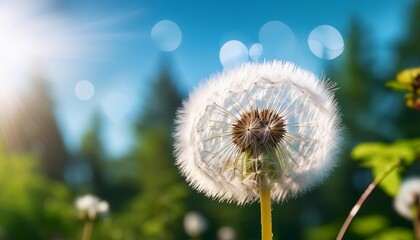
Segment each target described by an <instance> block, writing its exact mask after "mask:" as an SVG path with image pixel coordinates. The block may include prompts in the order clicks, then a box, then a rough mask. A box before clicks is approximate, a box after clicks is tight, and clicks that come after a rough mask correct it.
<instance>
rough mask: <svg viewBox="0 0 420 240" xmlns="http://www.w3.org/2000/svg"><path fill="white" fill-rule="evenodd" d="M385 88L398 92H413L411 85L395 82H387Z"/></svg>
mask: <svg viewBox="0 0 420 240" xmlns="http://www.w3.org/2000/svg"><path fill="white" fill-rule="evenodd" d="M385 86H387V87H389V88H391V89H393V90H396V91H411V90H412V87H411V85H409V84H407V83H402V82H397V81H395V80H393V81H388V82H386V83H385Z"/></svg>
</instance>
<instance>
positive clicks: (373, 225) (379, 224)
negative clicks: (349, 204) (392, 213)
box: [350, 215, 389, 238]
mask: <svg viewBox="0 0 420 240" xmlns="http://www.w3.org/2000/svg"><path fill="white" fill-rule="evenodd" d="M388 226H389V221H388V219H387V218H386V217H384V216H382V215H369V216H364V217H358V218H356V219H355V220H354V222H353V223H352V225H351V228H350V229H351V231H352V232H354V233H356V234H357V235H360V236H362V237H363V238H366V237H369V236H372V235H373V234H375V233H378V232H379V231H380V230H383V229H385V228H387V227H388Z"/></svg>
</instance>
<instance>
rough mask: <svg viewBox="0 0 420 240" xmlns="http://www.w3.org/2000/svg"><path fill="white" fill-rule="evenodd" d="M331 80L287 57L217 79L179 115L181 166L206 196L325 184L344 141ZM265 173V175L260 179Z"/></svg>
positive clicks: (236, 197)
mask: <svg viewBox="0 0 420 240" xmlns="http://www.w3.org/2000/svg"><path fill="white" fill-rule="evenodd" d="M331 88H332V85H331V84H328V83H326V82H325V81H321V80H319V79H318V78H317V77H316V76H314V75H313V74H312V73H310V72H308V71H305V70H303V69H300V68H298V67H297V66H295V65H294V64H292V63H288V62H278V61H274V62H266V63H263V64H255V63H248V64H245V65H242V66H240V67H237V68H235V69H232V70H228V71H225V72H223V73H221V74H219V75H217V76H213V77H211V78H210V79H209V80H208V81H207V82H206V83H205V84H203V85H202V86H200V87H198V88H197V89H196V90H195V91H193V92H192V93H191V94H190V96H189V99H188V101H186V102H185V103H184V106H183V108H182V109H181V110H180V111H179V113H178V119H177V129H176V133H175V137H176V143H175V149H176V156H177V160H176V164H177V165H178V166H179V168H180V170H181V172H182V174H183V175H185V176H186V178H187V181H188V182H189V183H190V184H191V185H192V186H193V187H194V188H196V189H197V190H199V191H200V192H204V193H205V194H206V195H207V196H209V197H213V198H216V199H220V200H225V201H228V202H236V203H238V204H244V203H250V202H253V201H256V200H258V198H259V188H260V183H259V182H260V181H265V182H266V183H265V184H267V186H268V187H269V189H270V191H271V197H272V199H273V200H275V201H283V200H286V199H287V198H288V197H292V196H295V195H297V194H298V193H300V192H303V191H305V190H307V189H310V188H312V187H314V186H315V185H317V184H318V183H319V182H321V181H322V180H323V179H324V178H325V177H326V176H327V174H328V173H329V172H330V171H331V169H332V168H333V167H334V165H335V160H336V158H335V153H336V152H337V146H338V145H339V143H340V139H341V137H340V128H339V124H340V123H339V117H338V114H337V106H336V102H335V100H334V99H333V93H332V91H331ZM261 179H263V180H261Z"/></svg>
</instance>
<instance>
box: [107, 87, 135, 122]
mask: <svg viewBox="0 0 420 240" xmlns="http://www.w3.org/2000/svg"><path fill="white" fill-rule="evenodd" d="M136 101H137V100H136V98H135V96H134V94H133V93H131V92H127V91H116V92H111V93H109V94H107V95H106V96H105V98H104V99H103V101H102V108H103V110H104V112H105V114H106V116H107V117H108V118H109V119H110V120H111V121H112V122H113V123H115V124H121V125H123V124H125V123H126V122H127V118H129V114H130V112H131V110H132V109H133V108H134V107H135V104H136Z"/></svg>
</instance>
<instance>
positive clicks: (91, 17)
mask: <svg viewBox="0 0 420 240" xmlns="http://www.w3.org/2000/svg"><path fill="white" fill-rule="evenodd" d="M38 1H39V2H40V3H41V2H42V6H43V7H42V8H41V7H37V9H34V10H30V11H29V12H30V13H31V14H27V15H24V14H23V16H26V17H25V19H30V20H31V21H28V24H32V25H33V26H37V25H36V23H37V22H39V21H37V19H42V21H40V22H41V23H46V24H44V25H51V27H50V28H51V31H48V34H49V35H48V34H47V35H46V37H47V38H52V39H57V36H60V37H61V38H59V39H61V40H63V39H65V40H66V41H63V42H64V45H65V46H64V47H63V46H61V45H60V48H58V49H59V51H57V49H56V48H52V49H50V51H52V52H54V54H50V55H52V57H51V56H50V55H48V56H46V57H45V58H48V57H49V58H51V59H49V60H47V61H45V64H44V65H42V67H43V69H44V71H45V72H46V75H47V76H48V78H49V80H50V81H51V90H52V94H53V98H54V99H55V100H56V101H57V102H56V105H55V107H56V115H57V118H58V121H59V125H60V128H61V130H62V132H63V134H64V137H65V142H66V144H67V146H68V147H69V148H70V149H77V148H78V144H79V140H80V137H81V134H82V133H83V132H84V131H85V130H86V129H87V127H88V126H87V125H88V123H89V121H90V119H91V118H92V116H93V113H94V112H95V111H96V112H99V113H100V114H101V115H102V116H103V117H104V124H105V129H104V130H105V133H104V136H103V138H104V140H105V143H106V146H107V150H108V152H109V153H111V154H113V155H118V154H122V153H124V151H126V150H127V149H128V147H129V146H130V141H129V139H130V137H129V136H130V133H131V125H130V124H131V121H132V120H133V118H135V117H136V116H137V115H138V114H139V113H141V107H142V106H144V104H153V103H146V102H145V101H144V100H145V96H146V95H147V91H148V89H149V87H150V81H151V80H152V79H153V78H154V76H155V74H156V71H157V70H158V67H159V60H160V59H161V58H162V56H163V55H166V56H167V57H169V58H170V59H171V61H172V63H173V67H174V69H173V70H174V73H175V74H176V77H177V79H178V81H179V82H178V84H179V87H180V89H181V90H182V91H184V92H187V91H188V90H190V89H191V88H192V87H193V86H194V85H196V84H197V83H198V82H199V81H200V80H202V79H205V78H206V77H208V76H209V75H211V74H214V73H216V72H219V71H222V70H223V65H222V64H221V61H220V51H221V48H222V46H223V45H224V44H225V43H226V42H228V41H231V40H237V42H234V43H238V42H240V43H242V44H243V46H245V49H246V50H247V51H248V50H249V49H250V48H251V46H252V45H253V44H256V43H260V40H262V38H264V39H266V42H267V41H270V39H272V40H273V41H274V42H276V41H277V42H279V43H280V44H279V45H280V47H279V46H277V47H278V49H280V52H279V54H277V55H276V54H273V52H275V51H273V49H274V48H275V47H276V46H271V47H272V49H271V50H270V46H269V43H268V42H267V44H266V45H264V44H262V48H263V52H262V55H261V56H260V57H259V59H258V61H262V60H263V59H264V58H269V59H272V58H277V59H284V60H291V61H294V62H296V63H297V64H299V65H301V66H303V67H305V68H308V69H309V70H312V71H314V72H315V73H316V74H318V75H320V74H322V67H323V65H324V64H325V62H326V61H338V60H339V59H340V56H338V57H337V58H334V59H331V60H325V59H321V58H319V57H317V56H315V54H313V53H312V52H311V50H310V48H309V46H308V36H309V35H310V33H311V32H312V31H313V30H314V29H315V28H316V27H318V26H320V25H330V26H331V27H333V28H335V29H336V30H338V32H340V33H341V35H342V36H343V37H344V38H345V37H346V33H347V30H348V27H349V25H350V21H351V20H353V19H357V20H358V21H360V22H361V23H363V24H365V25H366V26H367V28H368V29H369V30H370V32H371V36H370V37H371V38H372V40H373V41H374V42H375V46H376V49H372V51H374V52H375V54H376V56H378V59H381V61H378V62H379V64H381V63H382V64H383V63H384V62H385V61H387V60H389V59H390V58H391V57H392V56H390V55H389V54H388V53H389V50H388V49H389V47H390V46H391V44H392V43H393V42H395V41H396V40H397V39H399V38H401V36H402V34H403V33H404V29H403V26H404V25H405V21H406V16H407V10H408V8H409V6H410V4H411V3H412V2H413V0H399V1H395V0H371V1H361V0H354V1H351V0H346V1H337V0H318V1H310V0H307V1H304V0H295V1H283V0H276V1H274V0H272V1H268V0H266V1H233V0H213V1H202V0H201V1H192V0H190V1H187V0H183V1H182V0H181V1H173V0H172V1H170V0H143V1H134V0H132V1H128V0H119V1H117V0H73V1H64V0H61V1H48V0H37V1H34V2H38ZM17 2H25V1H24V0H22V1H17ZM32 5H34V4H32ZM0 7H3V8H4V9H5V7H7V8H10V11H21V10H22V9H26V10H27V9H28V8H29V7H26V8H22V7H16V6H13V3H12V1H4V0H3V1H1V0H0ZM0 13H1V11H0ZM0 16H1V15H0ZM162 20H170V21H172V22H173V23H175V24H176V25H177V26H178V27H179V30H180V31H181V34H182V39H181V40H180V39H178V40H180V44H179V46H178V47H176V49H175V50H173V51H169V52H165V51H162V50H161V49H159V46H158V45H157V42H156V39H153V38H152V37H151V31H152V29H153V27H154V26H155V24H156V23H158V22H160V21H162ZM3 21H5V20H3ZM270 21H278V22H276V24H277V25H276V26H279V22H280V23H281V24H284V25H282V26H286V27H284V28H283V29H278V28H277V33H278V34H277V35H276V34H274V33H273V35H272V36H271V35H270V34H271V33H270V31H269V30H270V29H269V30H266V31H264V33H262V34H263V35H264V34H265V35H264V36H265V37H261V33H260V32H261V31H263V30H262V28H263V26H264V25H265V24H266V23H268V22H270ZM29 22H30V23H29ZM50 22H54V24H55V25H54V24H51V23H50ZM274 25H275V24H274ZM1 26H2V25H1V18H0V35H1V31H2V30H1V29H2V28H1ZM266 26H268V25H266ZM47 29H48V28H47ZM274 30H276V29H274ZM274 32H276V31H274ZM53 33H54V34H53ZM55 33H56V34H55ZM163 34H165V33H163ZM279 34H280V35H279ZM290 34H292V35H290ZM322 34H325V33H322ZM322 34H321V38H322V36H323V35H322ZM326 34H327V35H328V32H327V33H326ZM9 35H10V34H9ZM63 36H64V37H63ZM290 36H292V37H290ZM35 39H37V38H35ZM171 39H172V40H173V39H175V40H176V39H177V37H176V36H175V37H171V35H170V34H169V40H168V39H166V41H170V40H171ZM288 39H289V40H288ZM290 39H291V40H290ZM326 39H330V40H331V38H328V37H327V38H326ZM333 39H334V38H333ZM61 40H60V41H61ZM164 40H165V39H164ZM39 41H40V42H42V41H45V39H40V40H39ZM51 41H52V42H53V43H54V41H53V40H51ZM12 42H13V41H12ZM0 43H1V38H0ZM36 43H37V41H36V40H35V41H32V42H31V44H33V46H32V47H33V48H37V46H36ZM172 44H174V43H172ZM270 44H272V43H270ZM327 44H328V43H327ZM175 45H176V44H175ZM241 46H242V45H241ZM243 46H242V47H243ZM293 46H294V47H293ZM50 48H51V47H50ZM47 49H49V48H48V47H47ZM63 49H64V50H63ZM0 50H1V47H0ZM28 51H29V50H28ZM31 51H32V50H31ZM57 52H60V53H61V52H64V53H65V54H63V55H60V54H58V53H57ZM345 53H346V50H345V46H344V52H343V54H345ZM247 56H248V55H246V56H245V57H246V59H247V60H248V61H253V60H252V59H251V58H248V57H247ZM342 56H343V55H341V57H342ZM243 57H244V56H243V55H242V61H243V60H244V59H243ZM0 58H1V55H0ZM0 60H1V59H0ZM83 80H84V81H88V83H91V85H88V87H91V88H92V89H93V91H92V89H90V90H89V88H88V89H87V90H86V89H83V87H82V88H81V89H82V90H81V91H82V92H81V93H80V92H79V94H85V95H86V94H88V96H87V97H86V96H85V97H86V98H88V99H87V100H81V99H80V96H79V97H78V96H77V94H75V89H76V88H77V87H76V86H77V84H78V83H79V82H80V81H83ZM79 86H83V85H79ZM84 90H85V91H87V92H83V91H84ZM89 91H90V92H89ZM89 94H91V95H89ZM82 98H83V96H82Z"/></svg>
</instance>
